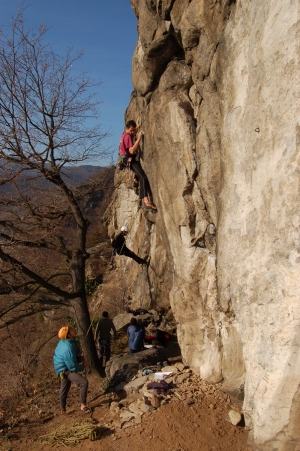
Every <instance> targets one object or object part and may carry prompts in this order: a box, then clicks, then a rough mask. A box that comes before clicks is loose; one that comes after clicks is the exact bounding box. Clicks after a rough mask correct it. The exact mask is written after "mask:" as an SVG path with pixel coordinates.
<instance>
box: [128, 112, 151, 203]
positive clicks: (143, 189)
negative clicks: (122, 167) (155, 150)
mask: <svg viewBox="0 0 300 451" xmlns="http://www.w3.org/2000/svg"><path fill="white" fill-rule="evenodd" d="M136 132H137V126H136V123H135V122H134V121H132V120H130V121H128V122H127V123H126V125H125V131H124V132H123V133H122V136H121V139H120V155H121V157H122V160H123V162H124V164H130V169H131V170H132V171H133V172H134V174H135V175H136V177H137V179H138V181H139V185H140V198H141V199H143V201H144V205H145V207H146V208H150V209H153V210H156V207H155V206H154V205H153V204H152V203H151V202H150V200H149V198H148V195H149V192H150V187H149V182H148V179H147V176H146V174H145V173H144V171H143V169H142V167H141V165H140V163H139V162H138V161H136V159H135V157H136V152H137V150H138V148H139V144H140V142H141V140H142V139H143V135H144V133H143V132H139V134H138V137H137V139H136V141H135V143H134V142H133V136H134V135H135V134H136Z"/></svg>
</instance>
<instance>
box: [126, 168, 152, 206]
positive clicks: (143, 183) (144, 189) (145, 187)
mask: <svg viewBox="0 0 300 451" xmlns="http://www.w3.org/2000/svg"><path fill="white" fill-rule="evenodd" d="M130 167H131V170H132V172H134V173H135V175H136V176H137V178H138V179H139V182H140V198H141V199H143V198H144V197H146V196H148V193H149V182H148V179H147V176H146V174H145V172H144V171H143V169H142V168H141V165H140V163H139V162H138V161H135V160H134V159H132V161H131V164H130Z"/></svg>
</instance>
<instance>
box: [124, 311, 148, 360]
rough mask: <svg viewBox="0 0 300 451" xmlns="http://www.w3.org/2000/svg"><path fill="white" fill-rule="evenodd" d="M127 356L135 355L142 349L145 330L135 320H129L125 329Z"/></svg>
mask: <svg viewBox="0 0 300 451" xmlns="http://www.w3.org/2000/svg"><path fill="white" fill-rule="evenodd" d="M127 336H128V346H129V354H135V353H136V352H140V351H142V350H143V349H144V338H145V329H144V327H143V326H142V325H141V324H140V323H139V324H138V322H137V319H136V318H131V320H130V326H129V327H128V329H127Z"/></svg>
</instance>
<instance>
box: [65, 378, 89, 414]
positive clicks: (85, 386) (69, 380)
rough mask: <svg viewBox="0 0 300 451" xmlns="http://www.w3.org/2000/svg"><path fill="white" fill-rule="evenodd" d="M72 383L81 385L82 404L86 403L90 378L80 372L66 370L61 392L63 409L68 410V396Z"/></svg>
mask: <svg viewBox="0 0 300 451" xmlns="http://www.w3.org/2000/svg"><path fill="white" fill-rule="evenodd" d="M71 384H74V385H77V387H79V393H80V402H81V404H86V397H87V391H88V386H89V382H88V380H87V379H86V378H85V377H83V376H81V374H78V373H71V372H66V373H65V377H64V379H61V382H60V392H59V400H60V407H61V410H66V403H67V396H68V393H69V390H70V387H71Z"/></svg>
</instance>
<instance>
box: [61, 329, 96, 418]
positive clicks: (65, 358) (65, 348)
mask: <svg viewBox="0 0 300 451" xmlns="http://www.w3.org/2000/svg"><path fill="white" fill-rule="evenodd" d="M58 337H59V338H60V342H59V343H58V345H57V347H56V349H55V353H54V357H53V363H54V370H55V372H56V374H57V376H60V379H61V381H60V392H59V399H60V407H61V413H66V403H67V396H68V393H69V390H70V387H71V384H75V385H77V386H78V387H79V389H80V401H81V405H80V409H81V412H83V413H87V414H89V413H91V409H90V408H89V407H87V405H86V398H87V391H88V380H87V379H86V378H85V377H83V376H82V375H81V374H78V372H79V371H83V370H84V368H85V367H86V363H85V359H84V357H82V358H81V359H82V363H80V362H79V360H81V359H80V358H79V357H78V356H77V354H78V349H77V346H76V343H75V340H74V339H75V337H76V330H75V329H73V328H72V327H70V326H63V327H62V328H61V329H60V330H59V332H58Z"/></svg>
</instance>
